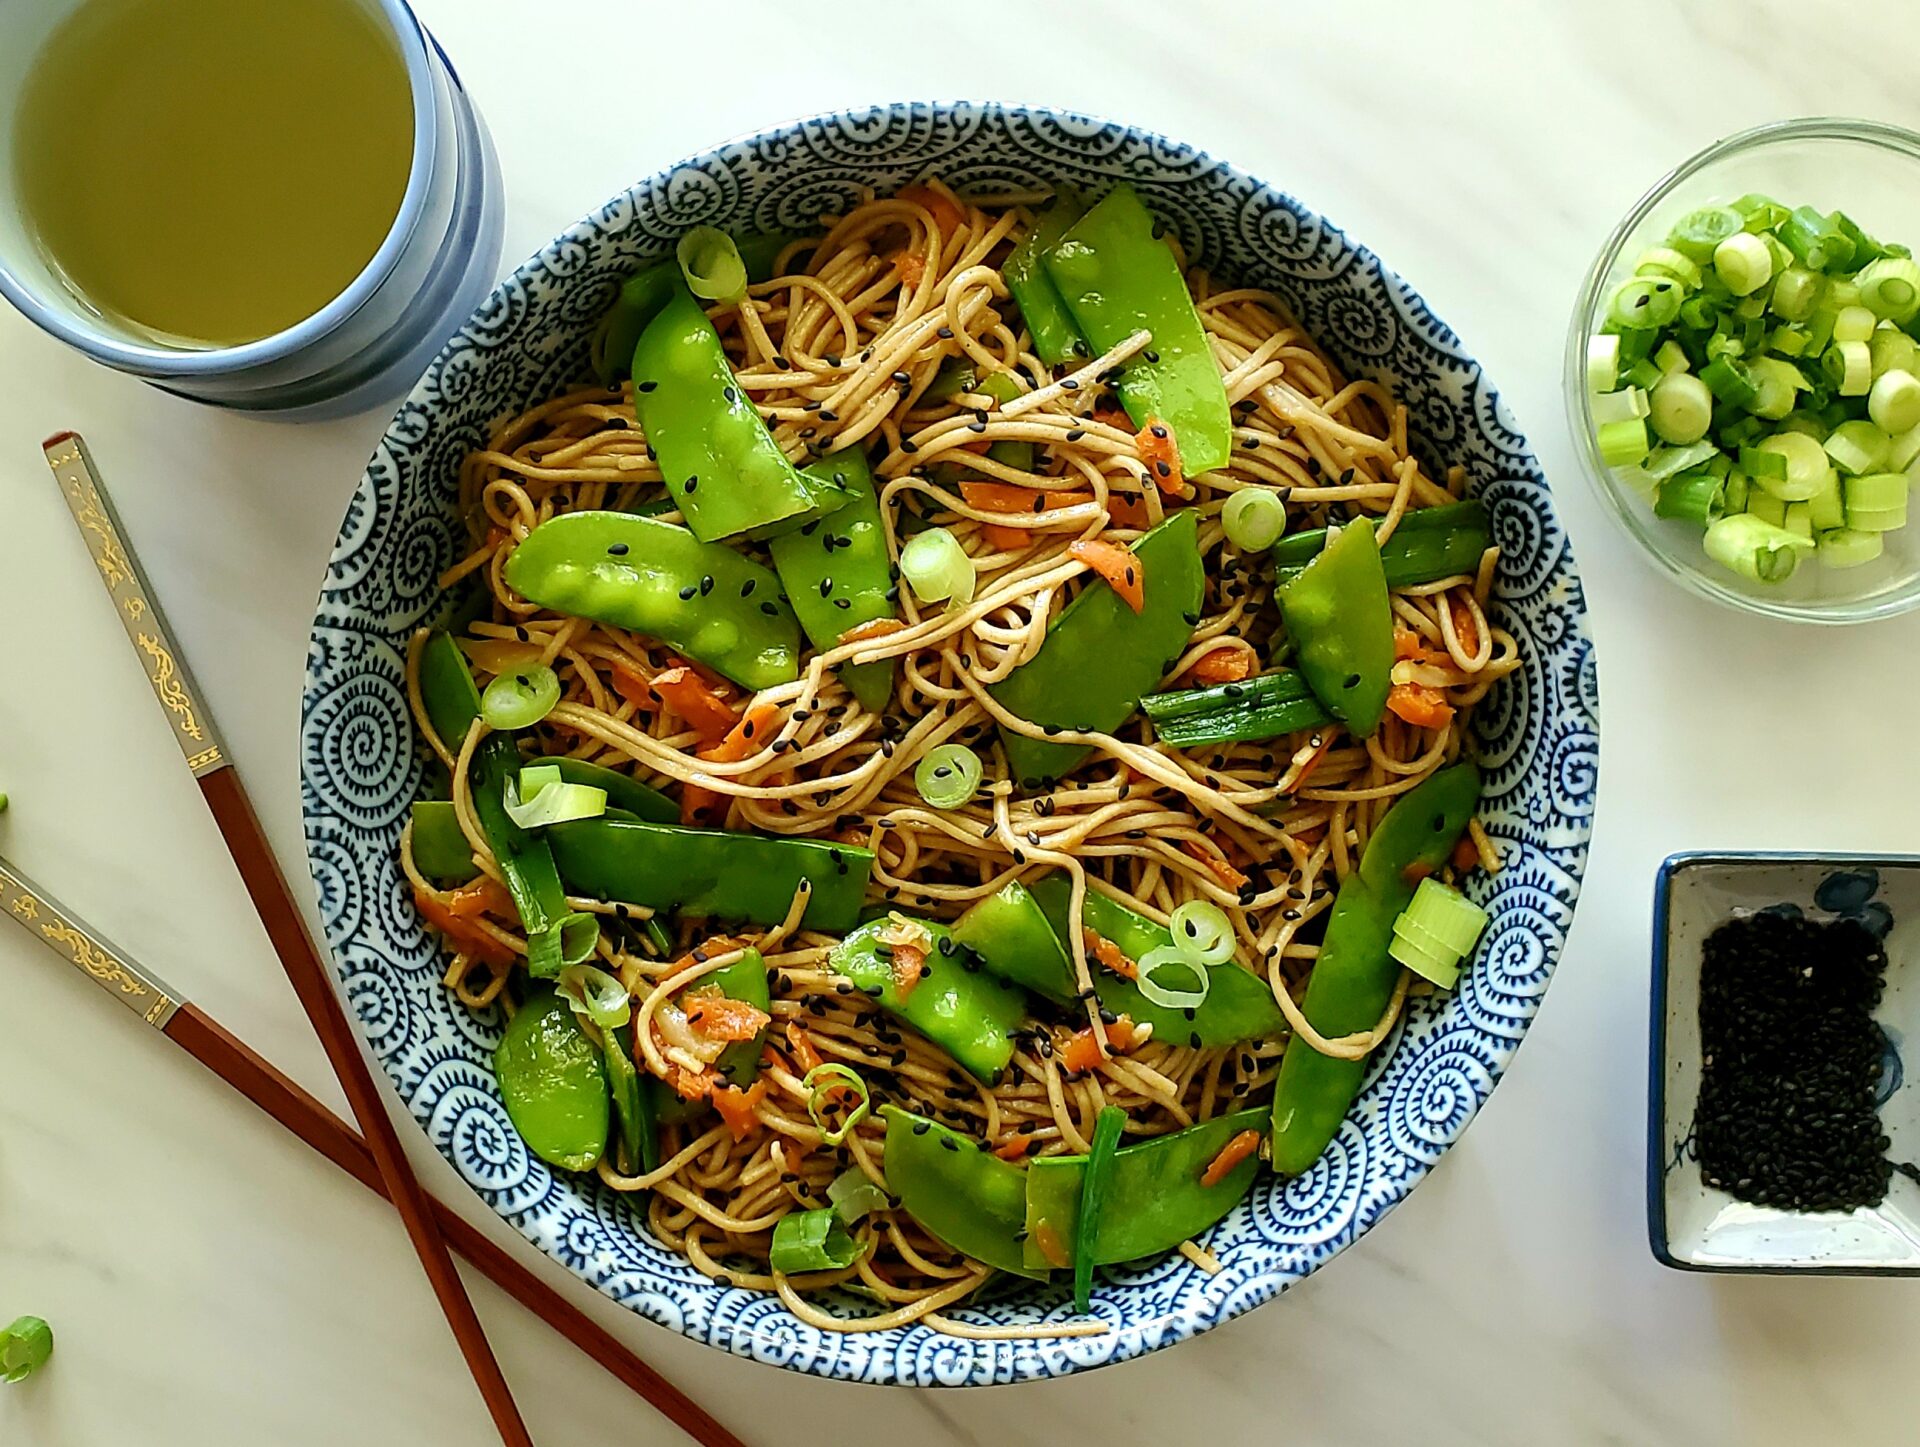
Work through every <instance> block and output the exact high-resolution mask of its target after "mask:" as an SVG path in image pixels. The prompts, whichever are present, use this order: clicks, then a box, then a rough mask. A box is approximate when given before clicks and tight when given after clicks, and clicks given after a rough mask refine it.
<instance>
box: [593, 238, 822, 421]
mask: <svg viewBox="0 0 1920 1447" xmlns="http://www.w3.org/2000/svg"><path fill="white" fill-rule="evenodd" d="M794 239H795V234H794V233H793V232H791V231H770V232H765V233H759V234H755V235H752V236H737V237H735V238H734V242H733V244H734V249H735V250H737V251H738V252H739V253H740V260H741V261H742V262H743V263H744V264H745V265H746V268H747V280H748V281H749V282H756V281H765V280H766V279H767V278H768V277H769V276H771V275H773V263H774V261H775V259H776V258H778V257H779V255H780V253H781V252H782V251H783V250H785V249H786V246H787V243H789V242H790V241H793V240H794ZM679 286H680V263H679V262H678V261H676V260H674V259H673V258H672V257H668V258H667V259H666V260H665V261H656V262H655V263H654V264H653V265H652V266H649V267H647V268H645V269H644V270H642V271H639V272H637V273H635V274H634V275H633V276H630V277H628V278H627V279H626V281H625V282H624V283H622V284H621V287H620V292H619V295H618V296H616V297H615V298H614V301H613V305H612V307H610V308H609V309H608V311H607V317H606V320H605V321H603V322H602V323H601V328H602V331H603V333H604V335H605V342H604V344H603V345H602V346H601V348H600V364H599V369H598V370H599V374H600V380H601V381H603V382H606V383H609V384H611V383H614V382H617V381H619V380H620V379H621V378H622V377H624V376H626V375H628V373H629V372H631V371H632V369H633V349H634V346H635V344H637V343H638V342H639V340H640V333H641V332H643V331H645V330H646V328H647V323H648V322H650V321H652V320H653V319H654V318H655V317H657V316H658V315H660V311H661V309H662V308H663V307H665V306H666V304H667V302H668V301H669V300H670V299H671V298H672V296H673V294H674V291H675V290H676V289H677V288H678V287H679Z"/></svg>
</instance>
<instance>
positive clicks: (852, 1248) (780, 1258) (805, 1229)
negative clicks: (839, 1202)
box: [767, 1206, 861, 1276]
mask: <svg viewBox="0 0 1920 1447" xmlns="http://www.w3.org/2000/svg"><path fill="white" fill-rule="evenodd" d="M860 1251H861V1247H860V1243H859V1242H858V1241H855V1240H854V1239H853V1237H852V1235H851V1234H850V1233H849V1232H848V1231H847V1228H846V1225H845V1223H843V1222H842V1221H841V1219H840V1217H839V1216H838V1215H837V1214H836V1213H835V1212H834V1211H833V1210H832V1209H831V1208H829V1207H826V1206H822V1207H820V1208H819V1209H818V1210H814V1211H789V1212H788V1213H787V1214H786V1215H784V1216H782V1217H781V1218H780V1219H779V1221H778V1222H777V1223H776V1224H775V1225H774V1228H773V1244H772V1245H771V1246H769V1247H768V1248H767V1265H768V1266H770V1267H772V1268H773V1269H774V1270H775V1271H777V1272H779V1273H780V1274H781V1275H783V1276H793V1275H798V1274H799V1273H802V1272H807V1271H841V1270H844V1269H845V1268H847V1267H849V1266H851V1265H853V1263H854V1262H856V1261H858V1260H859V1259H860Z"/></svg>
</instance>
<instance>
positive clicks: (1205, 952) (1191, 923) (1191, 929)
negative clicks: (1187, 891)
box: [1167, 899, 1234, 965]
mask: <svg viewBox="0 0 1920 1447" xmlns="http://www.w3.org/2000/svg"><path fill="white" fill-rule="evenodd" d="M1167 928H1168V931H1169V932H1170V933H1171V934H1172V935H1173V942H1174V944H1175V946H1177V947H1178V948H1179V950H1180V953H1181V954H1183V955H1185V956H1186V957H1187V958H1188V959H1189V960H1192V961H1194V962H1195V963H1197V964H1202V965H1224V964H1225V963H1226V962H1227V961H1228V960H1230V959H1232V958H1233V950H1234V937H1233V922H1232V921H1231V920H1229V919H1228V918H1227V915H1226V911H1225V910H1223V909H1221V908H1220V906H1218V905H1216V904H1209V903H1208V902H1207V901H1206V900H1203V899H1190V900H1188V901H1187V902H1186V903H1185V904H1182V905H1178V906H1176V907H1175V909H1174V911H1173V915H1172V917H1171V919H1170V920H1169V922H1168V926H1167Z"/></svg>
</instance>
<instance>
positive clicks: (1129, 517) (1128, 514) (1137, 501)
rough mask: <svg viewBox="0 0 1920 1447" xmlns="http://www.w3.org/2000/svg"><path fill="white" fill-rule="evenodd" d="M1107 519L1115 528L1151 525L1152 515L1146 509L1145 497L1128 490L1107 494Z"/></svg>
mask: <svg viewBox="0 0 1920 1447" xmlns="http://www.w3.org/2000/svg"><path fill="white" fill-rule="evenodd" d="M1107 520H1108V521H1109V522H1111V523H1112V524H1113V525H1114V526H1115V527H1117V528H1147V527H1152V526H1153V515H1152V514H1151V513H1149V512H1148V511H1147V502H1146V499H1145V498H1143V497H1139V496H1136V495H1135V494H1133V493H1130V492H1110V493H1108V494H1107Z"/></svg>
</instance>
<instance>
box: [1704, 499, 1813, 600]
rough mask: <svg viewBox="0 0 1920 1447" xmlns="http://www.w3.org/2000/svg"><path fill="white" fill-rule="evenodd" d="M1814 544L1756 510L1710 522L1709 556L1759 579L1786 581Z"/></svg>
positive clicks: (1708, 533) (1764, 581)
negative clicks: (1770, 520) (1777, 525)
mask: <svg viewBox="0 0 1920 1447" xmlns="http://www.w3.org/2000/svg"><path fill="white" fill-rule="evenodd" d="M1812 548H1813V544H1812V543H1811V542H1809V541H1807V540H1806V539H1805V538H1801V537H1798V536H1796V535H1795V534H1793V533H1790V532H1788V531H1787V530H1786V529H1785V528H1784V527H1776V526H1774V525H1773V524H1772V523H1769V522H1764V521H1762V520H1761V519H1760V518H1758V517H1755V516H1754V515H1753V514H1752V513H1732V514H1729V515H1728V516H1726V517H1723V518H1721V519H1720V520H1719V521H1718V522H1715V523H1709V524H1708V525H1707V536H1706V549H1707V556H1708V557H1710V558H1712V559H1713V560H1714V561H1715V562H1716V563H1718V564H1720V566H1721V567H1723V568H1730V569H1732V570H1733V571H1734V572H1736V573H1738V574H1739V575H1740V576H1741V577H1743V578H1749V579H1751V580H1753V581H1754V582H1759V583H1782V582H1785V581H1786V580H1787V579H1788V578H1790V577H1792V576H1793V570H1794V569H1795V568H1797V567H1798V566H1799V565H1800V554H1801V552H1802V551H1811V549H1812Z"/></svg>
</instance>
